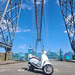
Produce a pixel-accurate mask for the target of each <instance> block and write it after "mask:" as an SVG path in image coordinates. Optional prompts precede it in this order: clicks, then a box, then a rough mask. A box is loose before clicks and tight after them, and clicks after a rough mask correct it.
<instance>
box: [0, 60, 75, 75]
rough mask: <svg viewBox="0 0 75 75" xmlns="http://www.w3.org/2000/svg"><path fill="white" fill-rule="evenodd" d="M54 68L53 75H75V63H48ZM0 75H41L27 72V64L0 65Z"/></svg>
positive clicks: (41, 74) (39, 71) (37, 72)
mask: <svg viewBox="0 0 75 75" xmlns="http://www.w3.org/2000/svg"><path fill="white" fill-rule="evenodd" d="M50 62H51V63H52V64H53V67H54V73H53V75H75V63H71V62H61V61H50ZM0 75H43V72H42V71H41V70H34V71H33V72H31V71H29V70H28V66H27V62H21V63H16V64H8V65H0Z"/></svg>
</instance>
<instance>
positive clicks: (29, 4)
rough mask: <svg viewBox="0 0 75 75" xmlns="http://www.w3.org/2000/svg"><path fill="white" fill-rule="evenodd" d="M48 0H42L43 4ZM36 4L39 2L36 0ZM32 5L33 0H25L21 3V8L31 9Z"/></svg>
mask: <svg viewBox="0 0 75 75" xmlns="http://www.w3.org/2000/svg"><path fill="white" fill-rule="evenodd" d="M47 1H48V0H44V4H46V2H47ZM36 4H37V5H38V4H40V2H39V1H38V2H37V3H36ZM33 5H34V0H26V2H23V4H22V9H23V10H25V9H28V10H32V9H33Z"/></svg>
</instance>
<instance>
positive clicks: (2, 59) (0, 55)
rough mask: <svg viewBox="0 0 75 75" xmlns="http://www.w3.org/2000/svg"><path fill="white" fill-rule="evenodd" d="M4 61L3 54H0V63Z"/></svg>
mask: <svg viewBox="0 0 75 75" xmlns="http://www.w3.org/2000/svg"><path fill="white" fill-rule="evenodd" d="M4 60H5V53H0V61H4Z"/></svg>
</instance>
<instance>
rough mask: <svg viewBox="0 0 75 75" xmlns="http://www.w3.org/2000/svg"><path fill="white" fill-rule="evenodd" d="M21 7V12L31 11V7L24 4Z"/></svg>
mask: <svg viewBox="0 0 75 75" xmlns="http://www.w3.org/2000/svg"><path fill="white" fill-rule="evenodd" d="M21 7H22V9H23V10H25V9H28V10H31V9H32V6H30V5H28V4H26V3H23V4H22V6H21Z"/></svg>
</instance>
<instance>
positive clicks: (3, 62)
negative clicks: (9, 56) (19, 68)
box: [0, 60, 20, 65]
mask: <svg viewBox="0 0 75 75" xmlns="http://www.w3.org/2000/svg"><path fill="white" fill-rule="evenodd" d="M15 63H20V61H13V60H11V61H0V65H7V64H15Z"/></svg>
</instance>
